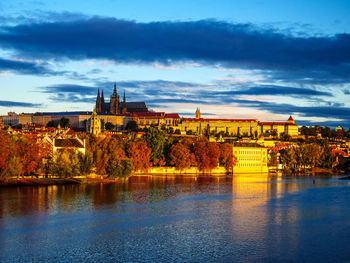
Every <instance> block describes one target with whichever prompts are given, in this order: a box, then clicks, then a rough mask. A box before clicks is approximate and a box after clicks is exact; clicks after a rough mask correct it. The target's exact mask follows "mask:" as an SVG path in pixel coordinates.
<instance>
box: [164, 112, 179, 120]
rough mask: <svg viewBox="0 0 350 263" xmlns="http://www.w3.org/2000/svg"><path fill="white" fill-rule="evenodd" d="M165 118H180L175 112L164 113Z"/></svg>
mask: <svg viewBox="0 0 350 263" xmlns="http://www.w3.org/2000/svg"><path fill="white" fill-rule="evenodd" d="M165 118H173V119H180V116H179V114H177V113H166V114H165Z"/></svg>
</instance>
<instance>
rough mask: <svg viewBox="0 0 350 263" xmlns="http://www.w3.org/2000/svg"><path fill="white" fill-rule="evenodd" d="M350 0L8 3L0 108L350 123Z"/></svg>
mask: <svg viewBox="0 0 350 263" xmlns="http://www.w3.org/2000/svg"><path fill="white" fill-rule="evenodd" d="M349 11H350V3H349V2H348V1H324V0H323V1H322V0H321V1H305V0H304V1H298V0H294V1H289V0H286V1H259V0H257V1H232V0H231V1H226V0H222V1H209V0H194V1H182V0H181V1H167V0H162V1H160V0H159V1H133V0H129V1H112V0H102V1H98V3H97V1H90V0H85V1H64V0H62V1H58V0H57V1H16V0H12V1H2V2H0V87H1V98H0V114H6V113H7V112H8V111H15V112H18V113H20V112H36V111H75V110H91V109H92V108H93V105H94V100H95V95H96V93H97V88H103V90H104V92H105V95H107V96H108V95H110V93H111V91H112V88H113V82H114V81H116V82H117V88H118V90H119V92H120V93H121V94H122V92H123V91H124V90H125V91H126V94H127V100H129V101H146V103H147V105H148V106H149V107H150V108H152V109H153V110H156V111H166V112H177V113H180V115H182V116H191V115H193V114H194V111H195V109H196V108H197V107H200V109H201V111H202V112H203V113H204V114H205V116H206V117H209V118H211V117H212V118H216V117H221V118H257V119H259V120H262V121H271V120H285V119H287V118H288V117H289V115H290V114H292V115H293V116H294V118H295V119H296V120H297V124H300V125H302V124H308V125H313V124H321V125H329V126H332V127H334V126H338V125H342V126H344V127H346V128H349V127H350V108H349V106H350V100H349V98H350V85H349V83H350V35H349V33H350V32H349V29H350V16H349V15H348V14H349V13H350V12H349Z"/></svg>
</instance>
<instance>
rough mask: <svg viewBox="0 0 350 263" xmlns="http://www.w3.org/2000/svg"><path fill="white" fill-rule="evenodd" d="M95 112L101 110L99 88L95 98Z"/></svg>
mask: <svg viewBox="0 0 350 263" xmlns="http://www.w3.org/2000/svg"><path fill="white" fill-rule="evenodd" d="M95 109H96V111H97V112H102V101H101V97H100V89H98V91H97V98H96V107H95Z"/></svg>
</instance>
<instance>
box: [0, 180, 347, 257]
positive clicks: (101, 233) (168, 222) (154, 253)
mask: <svg viewBox="0 0 350 263" xmlns="http://www.w3.org/2000/svg"><path fill="white" fill-rule="evenodd" d="M349 203H350V182H349V181H346V180H338V178H337V177H326V176H323V177H307V178H306V177H278V176H276V177H264V176H247V175H245V176H235V177H233V178H225V177H222V178H217V177H200V178H197V179H196V178H191V177H187V178H186V177H185V178H175V177H171V176H168V177H165V176H164V177H162V176H159V177H147V176H145V177H132V178H130V180H129V182H125V183H115V184H85V185H64V186H45V187H11V188H0V262H349V261H350V249H349V244H350V204H349Z"/></svg>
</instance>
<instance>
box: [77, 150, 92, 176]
mask: <svg viewBox="0 0 350 263" xmlns="http://www.w3.org/2000/svg"><path fill="white" fill-rule="evenodd" d="M78 159H79V172H80V174H81V175H88V174H89V173H91V170H92V167H93V159H92V154H91V153H90V152H86V153H85V154H83V153H81V152H79V153H78Z"/></svg>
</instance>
